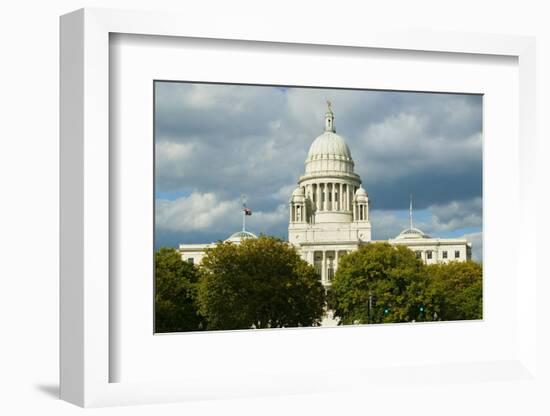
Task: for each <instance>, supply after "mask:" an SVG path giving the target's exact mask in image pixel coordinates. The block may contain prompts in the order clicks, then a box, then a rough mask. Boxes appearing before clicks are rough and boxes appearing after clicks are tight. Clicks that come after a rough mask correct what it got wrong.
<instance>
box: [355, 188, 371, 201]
mask: <svg viewBox="0 0 550 416" xmlns="http://www.w3.org/2000/svg"><path fill="white" fill-rule="evenodd" d="M367 199H368V197H367V191H365V190H364V189H363V187H362V186H361V187H360V188H359V189H358V190H357V191H356V192H355V200H356V201H366V200H367Z"/></svg>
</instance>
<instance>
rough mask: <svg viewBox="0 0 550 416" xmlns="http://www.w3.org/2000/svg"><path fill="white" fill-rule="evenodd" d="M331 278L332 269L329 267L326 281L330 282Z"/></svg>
mask: <svg viewBox="0 0 550 416" xmlns="http://www.w3.org/2000/svg"><path fill="white" fill-rule="evenodd" d="M333 277H334V269H333V268H332V267H329V268H328V269H327V281H329V282H330V281H331V280H332V278H333Z"/></svg>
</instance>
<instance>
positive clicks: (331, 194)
mask: <svg viewBox="0 0 550 416" xmlns="http://www.w3.org/2000/svg"><path fill="white" fill-rule="evenodd" d="M334 120H335V117H334V113H333V111H332V108H331V105H330V103H328V109H327V112H326V114H325V121H324V131H323V132H322V134H321V135H319V136H318V137H317V138H316V139H315V140H314V141H313V143H312V144H311V146H310V148H309V152H308V154H307V157H306V160H305V169H304V174H303V175H302V176H300V177H299V178H298V182H297V187H296V189H295V190H294V191H293V192H292V195H291V196H290V200H289V224H288V242H289V243H290V244H292V245H293V246H294V247H295V248H296V250H297V251H298V253H299V254H300V255H301V257H302V258H303V259H304V260H306V261H307V262H308V263H309V264H311V265H312V266H314V268H315V270H316V271H317V273H318V275H319V277H320V279H321V282H322V283H323V284H324V285H325V286H330V285H331V281H332V279H333V277H334V274H335V273H336V270H337V269H338V262H339V260H340V259H341V258H342V256H343V255H344V254H346V253H349V252H350V251H353V250H357V249H358V248H359V247H360V246H361V245H364V244H368V243H369V242H371V241H373V240H372V239H371V234H372V233H371V231H372V225H371V221H370V213H369V207H370V200H369V196H368V192H367V190H365V189H364V188H363V186H362V182H361V178H360V177H359V175H358V174H357V173H355V171H354V166H355V165H354V161H353V158H352V156H351V151H350V149H349V147H348V145H347V144H346V141H345V140H344V138H343V137H342V136H340V135H339V134H337V133H336V128H335V123H334ZM409 215H410V221H409V227H408V228H406V229H405V230H403V231H402V232H401V233H400V234H399V235H397V236H396V237H395V238H392V239H390V240H388V243H390V244H392V245H396V246H398V245H402V246H405V247H408V248H409V249H411V250H412V251H414V252H415V253H416V255H417V257H418V258H420V259H422V260H423V261H424V262H425V263H427V264H432V263H439V262H448V261H465V260H468V259H470V258H471V249H472V246H471V243H469V242H468V241H467V240H466V239H463V238H433V237H430V236H429V235H427V234H425V233H423V232H422V231H421V230H419V229H417V228H414V227H413V222H412V202H411V206H410V213H409ZM243 219H244V213H243ZM244 238H256V236H255V235H254V234H253V233H251V232H249V231H246V229H245V226H244V221H243V229H242V230H241V231H239V232H237V233H235V234H233V235H232V236H230V237H229V238H228V239H227V240H226V241H229V242H233V243H236V244H238V243H239V242H240V241H242V239H244ZM214 244H215V243H212V244H181V245H180V246H179V250H180V253H181V255H182V259H183V260H185V261H189V262H193V263H200V261H201V260H202V257H203V256H204V254H205V249H206V248H208V247H211V246H212V245H214Z"/></svg>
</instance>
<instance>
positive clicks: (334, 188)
mask: <svg viewBox="0 0 550 416" xmlns="http://www.w3.org/2000/svg"><path fill="white" fill-rule="evenodd" d="M337 195H338V184H337V183H336V182H333V184H332V210H333V211H336V210H337V209H338V202H337V199H338V198H337Z"/></svg>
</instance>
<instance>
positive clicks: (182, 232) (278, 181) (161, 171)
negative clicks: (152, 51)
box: [155, 82, 482, 259]
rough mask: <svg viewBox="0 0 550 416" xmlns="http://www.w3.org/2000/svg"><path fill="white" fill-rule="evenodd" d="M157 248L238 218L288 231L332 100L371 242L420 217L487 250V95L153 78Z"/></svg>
mask: <svg viewBox="0 0 550 416" xmlns="http://www.w3.org/2000/svg"><path fill="white" fill-rule="evenodd" d="M155 94H156V97H155V98H156V108H155V150H156V152H155V153H156V156H155V157H156V160H155V168H156V169H155V193H156V195H155V199H156V219H155V221H156V227H155V232H156V234H155V239H156V246H157V247H160V246H177V245H178V244H179V243H181V242H185V243H207V242H212V241H217V240H220V239H225V238H227V236H229V235H230V234H231V233H233V232H234V231H236V230H238V229H240V227H241V212H240V197H241V194H246V195H247V199H248V206H249V207H250V208H252V210H253V215H252V216H251V217H248V219H247V221H248V222H247V228H248V229H249V230H250V231H252V232H255V233H265V234H271V235H277V236H279V237H282V238H286V237H287V226H288V211H287V203H288V199H289V197H290V194H291V192H292V190H293V189H294V187H295V186H296V183H297V180H298V177H299V175H300V174H302V173H303V169H304V160H305V158H306V155H307V151H308V149H309V146H310V144H311V143H312V142H313V140H314V139H315V137H317V136H318V135H319V134H321V133H322V131H323V126H324V124H323V117H324V113H325V110H326V101H327V100H330V101H332V103H333V111H334V114H335V126H336V130H337V132H338V134H340V135H341V136H343V137H344V138H345V140H346V142H347V143H348V146H349V147H350V150H351V153H352V157H353V160H354V162H355V171H356V172H357V173H358V174H359V175H360V176H361V179H362V181H363V187H364V188H365V189H366V190H367V192H368V194H369V198H370V200H371V222H372V227H373V228H372V230H373V239H377V240H383V239H387V238H390V237H394V236H395V235H397V234H398V233H399V232H400V231H401V230H402V229H404V228H405V227H407V226H408V221H409V215H408V208H409V195H410V194H412V195H413V199H414V208H415V209H414V224H415V226H416V227H418V228H421V229H422V230H423V231H424V232H426V233H428V234H430V235H433V236H440V237H461V236H466V237H467V238H468V239H470V240H471V241H472V243H473V246H474V247H473V255H474V258H477V259H481V257H482V253H481V237H482V234H481V230H482V223H481V220H482V203H481V201H482V199H481V198H482V137H481V136H482V135H481V132H482V97H481V96H479V95H461V94H435V93H416V92H414V93H413V92H392V91H364V90H341V89H323V88H319V89H316V88H294V87H292V88H284V87H270V86H245V85H223V84H192V83H180V82H177V83H176V82H157V83H156V84H155Z"/></svg>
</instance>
